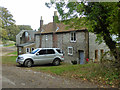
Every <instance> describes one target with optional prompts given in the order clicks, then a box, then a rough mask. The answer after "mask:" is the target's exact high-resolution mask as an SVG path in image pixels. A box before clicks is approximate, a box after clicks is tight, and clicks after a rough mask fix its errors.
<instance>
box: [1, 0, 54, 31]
mask: <svg viewBox="0 0 120 90" xmlns="http://www.w3.org/2000/svg"><path fill="white" fill-rule="evenodd" d="M45 2H49V0H0V6H3V7H5V8H7V9H8V10H9V11H10V13H11V14H12V15H13V19H14V20H15V21H16V25H30V26H31V27H32V29H33V30H35V29H36V30H38V28H39V26H40V18H41V16H42V19H43V24H48V23H49V22H52V21H53V15H54V11H56V10H55V9H54V8H48V7H46V6H45Z"/></svg>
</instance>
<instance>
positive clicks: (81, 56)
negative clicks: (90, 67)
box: [79, 50, 85, 64]
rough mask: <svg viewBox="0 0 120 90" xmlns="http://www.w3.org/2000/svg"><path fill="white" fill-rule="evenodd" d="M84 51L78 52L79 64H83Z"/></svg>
mask: <svg viewBox="0 0 120 90" xmlns="http://www.w3.org/2000/svg"><path fill="white" fill-rule="evenodd" d="M84 59H85V57H84V51H83V50H80V51H79V60H80V64H84Z"/></svg>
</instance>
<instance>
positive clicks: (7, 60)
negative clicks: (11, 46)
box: [2, 56, 17, 65]
mask: <svg viewBox="0 0 120 90" xmlns="http://www.w3.org/2000/svg"><path fill="white" fill-rule="evenodd" d="M16 58H17V56H2V64H10V65H15V64H16Z"/></svg>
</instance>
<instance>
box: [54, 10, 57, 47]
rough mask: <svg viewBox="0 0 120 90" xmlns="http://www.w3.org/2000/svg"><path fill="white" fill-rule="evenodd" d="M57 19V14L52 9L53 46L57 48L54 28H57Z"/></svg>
mask: <svg viewBox="0 0 120 90" xmlns="http://www.w3.org/2000/svg"><path fill="white" fill-rule="evenodd" d="M57 21H58V15H57V11H54V16H53V48H57V35H56V28H57V25H56V23H57Z"/></svg>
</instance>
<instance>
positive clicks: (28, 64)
mask: <svg viewBox="0 0 120 90" xmlns="http://www.w3.org/2000/svg"><path fill="white" fill-rule="evenodd" d="M24 66H25V67H31V66H32V61H31V60H26V61H25V63H24Z"/></svg>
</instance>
